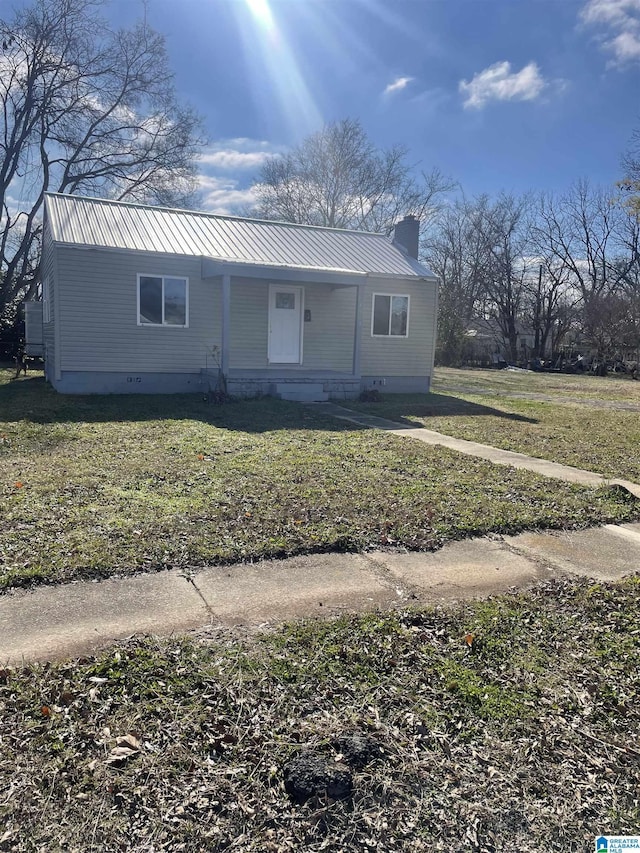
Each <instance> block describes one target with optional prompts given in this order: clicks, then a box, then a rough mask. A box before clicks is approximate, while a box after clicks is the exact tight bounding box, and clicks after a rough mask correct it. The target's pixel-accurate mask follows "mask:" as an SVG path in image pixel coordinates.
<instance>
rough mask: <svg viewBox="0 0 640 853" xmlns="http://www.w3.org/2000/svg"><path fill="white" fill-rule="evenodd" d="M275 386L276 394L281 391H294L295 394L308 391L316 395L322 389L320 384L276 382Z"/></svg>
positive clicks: (322, 386)
mask: <svg viewBox="0 0 640 853" xmlns="http://www.w3.org/2000/svg"><path fill="white" fill-rule="evenodd" d="M275 386H276V393H278V394H280V393H281V392H282V391H294V392H296V393H297V392H303V391H310V392H311V393H312V394H317V393H319V392H322V390H323V389H324V385H323V384H322V382H296V381H292V382H276V383H275Z"/></svg>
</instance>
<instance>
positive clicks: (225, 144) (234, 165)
mask: <svg viewBox="0 0 640 853" xmlns="http://www.w3.org/2000/svg"><path fill="white" fill-rule="evenodd" d="M280 154H281V149H279V148H278V147H276V146H274V145H272V144H271V143H270V142H266V141H265V140H261V139H249V138H248V137H245V136H239V137H234V138H232V139H220V140H218V141H216V142H214V143H213V144H212V145H209V146H208V147H207V148H206V149H205V150H204V151H203V153H202V154H201V155H200V157H199V159H198V168H199V172H200V174H199V175H198V182H199V186H200V192H201V196H202V204H203V207H204V209H205V210H207V211H209V212H210V213H220V214H235V213H238V212H245V211H246V210H247V208H251V207H253V206H254V205H255V203H256V196H255V192H254V190H253V189H252V187H251V186H247V184H250V183H251V181H252V179H253V178H254V177H255V173H256V172H257V171H258V170H259V169H260V167H261V166H263V165H264V164H265V163H266V162H267V160H269V159H270V158H272V157H279V156H280Z"/></svg>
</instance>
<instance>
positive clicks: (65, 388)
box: [52, 370, 208, 394]
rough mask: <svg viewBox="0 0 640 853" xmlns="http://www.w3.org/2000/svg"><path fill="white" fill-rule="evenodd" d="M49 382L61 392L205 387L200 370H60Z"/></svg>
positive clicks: (175, 391) (175, 390)
mask: <svg viewBox="0 0 640 853" xmlns="http://www.w3.org/2000/svg"><path fill="white" fill-rule="evenodd" d="M52 384H53V386H54V388H55V389H56V391H59V392H60V393H61V394H190V393H194V392H206V391H207V390H208V383H207V382H205V381H204V378H203V376H202V375H201V374H200V373H155V372H154V373H149V372H143V371H140V372H135V371H108V370H99V371H98V370H63V371H62V373H61V374H60V378H59V379H57V380H55V381H54V382H53V383H52Z"/></svg>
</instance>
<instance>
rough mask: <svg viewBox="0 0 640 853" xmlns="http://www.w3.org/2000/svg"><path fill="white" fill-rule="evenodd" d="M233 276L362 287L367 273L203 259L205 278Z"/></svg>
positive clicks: (203, 276)
mask: <svg viewBox="0 0 640 853" xmlns="http://www.w3.org/2000/svg"><path fill="white" fill-rule="evenodd" d="M223 275H231V276H234V277H238V278H259V279H267V280H273V279H277V280H278V281H295V282H301V283H303V284H305V283H310V284H352V285H357V284H360V282H362V281H363V280H364V279H365V278H366V277H367V273H366V272H361V271H359V270H341V269H331V268H317V267H295V266H288V265H286V264H264V263H255V264H248V263H244V262H239V261H226V260H219V259H217V258H207V257H204V256H203V257H202V278H203V279H205V278H216V277H219V276H223Z"/></svg>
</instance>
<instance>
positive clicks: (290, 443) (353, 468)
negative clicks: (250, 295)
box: [0, 371, 640, 589]
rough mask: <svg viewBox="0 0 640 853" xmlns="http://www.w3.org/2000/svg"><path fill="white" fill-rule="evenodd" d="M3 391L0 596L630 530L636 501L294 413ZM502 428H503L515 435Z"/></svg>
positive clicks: (279, 404) (268, 406) (274, 405)
mask: <svg viewBox="0 0 640 853" xmlns="http://www.w3.org/2000/svg"><path fill="white" fill-rule="evenodd" d="M1 380H2V382H1V384H0V543H1V550H0V588H5V589H7V588H10V587H12V586H19V585H27V584H32V583H37V582H40V583H41V582H60V581H69V580H74V579H78V578H96V577H106V576H109V575H113V574H125V573H132V572H137V571H148V570H156V569H160V568H181V569H184V568H197V567H199V566H204V565H210V564H223V563H230V562H234V561H238V560H257V559H259V558H264V557H283V556H286V555H291V554H299V553H311V552H320V551H355V550H361V549H369V548H379V547H403V548H410V549H433V548H436V547H438V546H440V545H441V544H442V543H443V542H445V541H447V540H449V539H455V538H460V537H464V536H470V535H479V534H484V533H487V532H489V531H496V532H515V531H518V530H522V529H525V528H536V527H555V528H563V527H571V526H587V525H591V524H596V523H599V522H610V521H628V520H633V519H636V518H638V516H639V515H640V512H639V510H640V507H639V505H638V502H637V501H634V500H632V499H631V498H629V497H628V496H625V495H624V494H620V493H617V492H616V491H615V490H608V489H599V490H594V489H587V488H582V487H577V486H572V485H569V484H564V483H561V482H554V483H553V487H552V488H550V486H549V481H548V480H545V479H544V478H541V477H538V476H536V475H533V474H531V473H529V472H525V471H516V470H514V469H507V468H502V467H500V468H498V467H494V466H492V465H490V464H488V463H485V462H482V461H480V460H477V459H473V458H470V457H465V456H462V455H459V454H455V453H453V452H449V451H445V450H443V449H441V448H432V447H427V446H425V445H422V444H420V443H418V442H410V441H407V440H405V439H400V438H397V437H395V436H390V435H386V434H383V433H380V432H376V431H369V430H358V429H354V428H353V427H349V426H347V425H345V424H344V423H342V422H339V421H336V420H333V419H330V418H327V417H325V416H322V415H321V414H320V413H318V412H313V411H312V410H309V409H306V408H304V407H301V406H299V405H297V404H293V403H286V402H283V401H279V400H273V399H263V400H257V401H245V402H236V403H230V404H228V405H224V406H214V405H210V404H209V403H206V402H204V401H203V400H202V399H201V398H200V397H199V396H198V395H187V396H169V397H167V396H156V397H153V396H149V397H139V396H128V397H64V396H60V395H58V394H56V393H55V392H53V391H52V390H51V389H50V388H48V387H47V386H46V385H45V384H44V382H43V380H42V379H41V378H27V379H20V380H12V379H11V374H10V371H5V372H4V374H3V375H2V377H1ZM509 423H510V424H511V423H512V421H509Z"/></svg>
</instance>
